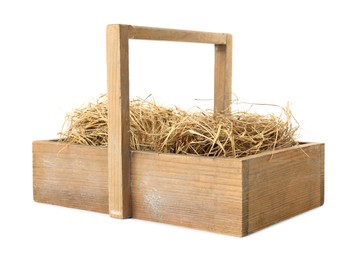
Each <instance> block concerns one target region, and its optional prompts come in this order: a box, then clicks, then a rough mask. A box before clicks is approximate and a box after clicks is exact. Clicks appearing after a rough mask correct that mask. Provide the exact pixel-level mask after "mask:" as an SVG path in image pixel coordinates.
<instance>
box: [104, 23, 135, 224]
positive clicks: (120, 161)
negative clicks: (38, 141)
mask: <svg viewBox="0 0 355 260" xmlns="http://www.w3.org/2000/svg"><path fill="white" fill-rule="evenodd" d="M107 82H108V91H107V93H108V171H109V178H108V183H109V208H110V216H111V217H115V218H129V217H131V198H130V194H131V192H130V146H129V140H130V138H129V125H130V124H129V71H128V27H127V26H121V25H109V26H108V27H107Z"/></svg>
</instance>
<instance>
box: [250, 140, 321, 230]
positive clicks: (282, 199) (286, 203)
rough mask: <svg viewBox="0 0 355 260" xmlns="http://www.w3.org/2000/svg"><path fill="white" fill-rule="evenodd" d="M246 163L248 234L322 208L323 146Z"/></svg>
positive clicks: (307, 147) (266, 156) (291, 151)
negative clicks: (313, 209) (247, 169)
mask: <svg viewBox="0 0 355 260" xmlns="http://www.w3.org/2000/svg"><path fill="white" fill-rule="evenodd" d="M301 147H302V150H301V149H298V148H297V147H293V148H290V149H283V150H280V151H278V152H275V153H274V154H273V155H272V154H266V155H265V154H259V155H257V156H254V157H250V158H249V157H247V158H246V159H245V160H248V161H249V180H248V182H249V187H248V188H249V195H248V233H252V232H255V231H257V230H259V229H261V228H264V227H266V226H269V225H271V224H274V223H277V222H279V221H282V220H284V219H288V218H290V217H292V216H295V215H297V214H300V213H302V212H305V211H307V210H310V209H312V208H315V207H318V206H320V205H321V204H322V187H321V182H322V176H323V168H322V166H321V165H322V151H323V149H324V147H323V145H322V144H306V145H302V146H301Z"/></svg>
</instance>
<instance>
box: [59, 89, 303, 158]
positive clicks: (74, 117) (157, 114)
mask: <svg viewBox="0 0 355 260" xmlns="http://www.w3.org/2000/svg"><path fill="white" fill-rule="evenodd" d="M281 110H282V114H281V115H280V116H276V115H274V114H270V115H266V116H265V115H260V114H256V113H251V112H247V111H235V112H233V113H231V114H230V115H224V114H217V115H214V114H213V111H202V110H199V111H197V112H188V111H184V110H181V109H179V108H166V107H162V106H159V105H157V104H156V103H155V102H154V101H149V100H147V99H135V100H133V101H131V102H130V145H131V149H132V150H141V151H154V152H161V153H177V154H195V155H201V156H221V157H243V156H248V155H253V154H257V153H260V152H263V151H270V150H275V149H279V148H285V147H291V146H293V145H297V141H296V140H295V133H296V131H297V129H298V126H293V125H292V121H293V120H292V119H293V116H292V114H291V111H290V109H289V107H286V108H281ZM107 118H108V117H107V98H106V95H103V96H101V97H100V98H99V99H98V100H97V102H95V103H89V104H88V105H87V106H84V107H82V108H79V109H76V110H74V111H73V112H72V113H71V114H68V115H67V117H66V123H65V124H66V125H67V130H65V131H62V132H61V133H60V141H61V142H67V143H70V144H84V145H93V146H107V144H108V141H107V140H108V133H107Z"/></svg>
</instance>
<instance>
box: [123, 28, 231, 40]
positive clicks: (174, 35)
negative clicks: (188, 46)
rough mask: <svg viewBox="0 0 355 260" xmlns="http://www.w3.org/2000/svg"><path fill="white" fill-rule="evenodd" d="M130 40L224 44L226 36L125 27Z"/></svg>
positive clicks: (221, 34)
mask: <svg viewBox="0 0 355 260" xmlns="http://www.w3.org/2000/svg"><path fill="white" fill-rule="evenodd" d="M127 26H128V28H129V29H128V30H129V38H130V39H139V40H157V41H178V42H196V43H212V44H226V42H227V40H226V34H224V33H210V32H197V31H186V30H175V29H163V28H153V27H142V26H132V25H127Z"/></svg>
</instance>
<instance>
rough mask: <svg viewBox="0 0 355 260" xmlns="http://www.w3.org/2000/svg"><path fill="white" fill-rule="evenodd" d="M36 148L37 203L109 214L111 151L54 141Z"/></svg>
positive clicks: (34, 161) (34, 164)
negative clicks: (108, 152)
mask: <svg viewBox="0 0 355 260" xmlns="http://www.w3.org/2000/svg"><path fill="white" fill-rule="evenodd" d="M32 147H33V197H34V200H35V201H37V202H42V203H49V204H54V205H60V206H65V207H69V208H77V209H84V210H91V211H96V212H102V213H108V182H107V180H108V171H107V149H105V148H98V147H89V146H82V145H69V146H67V145H65V144H60V143H58V142H51V141H36V142H33V145H32Z"/></svg>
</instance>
